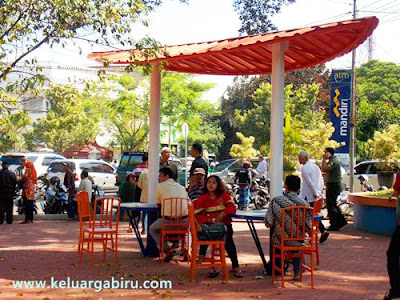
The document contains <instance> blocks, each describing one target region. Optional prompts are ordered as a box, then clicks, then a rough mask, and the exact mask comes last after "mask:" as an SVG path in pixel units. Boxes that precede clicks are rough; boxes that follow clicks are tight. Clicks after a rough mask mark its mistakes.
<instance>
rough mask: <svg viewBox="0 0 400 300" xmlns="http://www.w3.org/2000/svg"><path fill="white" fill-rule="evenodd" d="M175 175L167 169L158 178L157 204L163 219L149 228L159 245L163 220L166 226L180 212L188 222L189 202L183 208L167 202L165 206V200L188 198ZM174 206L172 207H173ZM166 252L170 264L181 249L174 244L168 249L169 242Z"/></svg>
mask: <svg viewBox="0 0 400 300" xmlns="http://www.w3.org/2000/svg"><path fill="white" fill-rule="evenodd" d="M173 178H174V173H173V171H172V169H170V168H168V167H166V168H162V169H160V172H159V176H158V182H159V184H158V185H157V188H156V195H155V198H156V203H157V204H158V205H160V206H161V214H162V217H161V218H159V219H158V220H157V221H155V222H154V223H153V224H151V226H150V228H149V234H150V235H151V237H152V238H153V239H154V241H155V242H156V243H157V245H158V244H159V242H160V230H161V226H162V218H164V222H165V223H166V224H168V223H169V221H170V217H171V216H173V215H174V214H175V210H176V211H177V212H178V214H179V213H180V212H181V216H182V217H183V218H184V219H185V220H186V221H187V215H188V206H187V201H184V202H183V206H182V207H180V206H179V207H174V206H173V203H172V202H170V201H167V202H166V203H165V206H164V207H162V205H164V203H163V202H164V199H167V198H172V197H179V198H186V199H187V198H188V196H187V193H186V190H185V188H184V187H183V186H181V185H180V184H179V183H177V182H176V181H175V180H174V179H173ZM171 205H172V207H171ZM158 246H159V247H162V245H158ZM163 247H164V251H165V253H166V257H165V259H164V261H166V262H168V261H170V260H171V259H172V257H173V256H174V255H175V249H176V248H178V247H179V245H178V243H177V242H176V243H173V245H172V246H171V248H168V244H167V242H165V243H164V245H163Z"/></svg>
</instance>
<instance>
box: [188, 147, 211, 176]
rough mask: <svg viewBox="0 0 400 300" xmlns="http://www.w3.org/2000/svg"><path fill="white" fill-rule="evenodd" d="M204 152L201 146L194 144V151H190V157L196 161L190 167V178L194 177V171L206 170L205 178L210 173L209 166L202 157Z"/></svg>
mask: <svg viewBox="0 0 400 300" xmlns="http://www.w3.org/2000/svg"><path fill="white" fill-rule="evenodd" d="M202 152H203V147H201V145H200V144H198V143H194V144H193V146H192V150H190V155H191V156H193V157H194V161H193V162H192V166H191V167H190V171H189V173H190V177H192V176H193V175H194V170H196V169H197V168H202V169H204V172H205V175H204V177H205V178H207V173H208V165H207V163H206V161H205V160H204V158H203V157H202V156H201V154H202Z"/></svg>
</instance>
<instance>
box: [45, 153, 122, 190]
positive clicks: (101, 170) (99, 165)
mask: <svg viewBox="0 0 400 300" xmlns="http://www.w3.org/2000/svg"><path fill="white" fill-rule="evenodd" d="M63 163H66V164H67V165H68V166H69V168H70V170H71V171H72V172H73V173H74V176H75V186H76V187H78V186H79V184H80V182H81V173H82V171H83V170H86V171H88V172H89V175H90V176H91V177H92V178H93V180H94V183H95V184H96V185H97V186H98V187H99V188H101V189H103V190H104V191H107V192H115V191H117V190H118V187H116V186H115V182H116V179H115V169H114V168H113V167H112V166H111V165H110V164H109V163H107V162H105V161H102V160H94V159H65V160H55V161H53V162H51V164H50V166H49V168H48V176H49V178H51V177H53V176H57V177H58V178H60V180H61V182H63V180H64V176H65V172H64V165H63Z"/></svg>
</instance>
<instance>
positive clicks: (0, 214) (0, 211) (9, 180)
mask: <svg viewBox="0 0 400 300" xmlns="http://www.w3.org/2000/svg"><path fill="white" fill-rule="evenodd" d="M2 167H3V169H2V170H1V171H0V224H3V222H4V214H5V215H6V221H7V224H12V222H13V204H14V203H13V196H14V193H15V186H16V185H17V176H16V175H15V173H14V172H11V171H10V170H8V163H7V162H5V161H4V162H3V163H2Z"/></svg>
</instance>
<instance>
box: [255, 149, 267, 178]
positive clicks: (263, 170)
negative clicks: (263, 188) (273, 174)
mask: <svg viewBox="0 0 400 300" xmlns="http://www.w3.org/2000/svg"><path fill="white" fill-rule="evenodd" d="M258 160H259V161H260V162H259V163H258V165H257V168H256V171H257V173H258V175H257V177H258V178H261V177H263V176H265V178H266V179H267V178H268V172H267V162H266V161H265V160H264V156H262V155H261V154H260V155H259V156H258Z"/></svg>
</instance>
